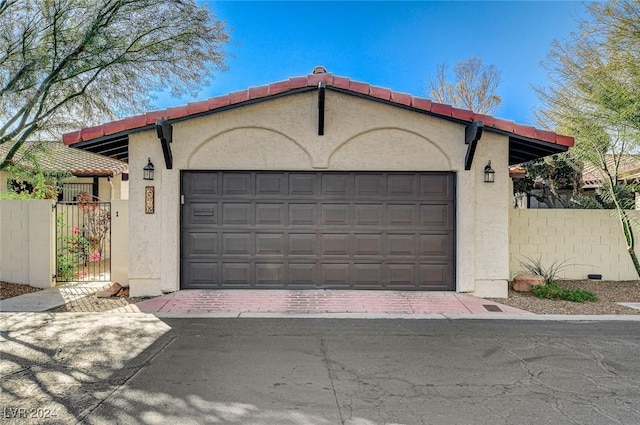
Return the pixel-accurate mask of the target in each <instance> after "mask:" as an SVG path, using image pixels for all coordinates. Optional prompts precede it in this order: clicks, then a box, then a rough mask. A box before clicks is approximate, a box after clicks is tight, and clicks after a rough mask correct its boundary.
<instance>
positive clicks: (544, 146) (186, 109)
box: [63, 72, 574, 164]
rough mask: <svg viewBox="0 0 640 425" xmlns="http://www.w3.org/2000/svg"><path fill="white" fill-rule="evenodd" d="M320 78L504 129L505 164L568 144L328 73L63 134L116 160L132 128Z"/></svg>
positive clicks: (305, 87)
mask: <svg viewBox="0 0 640 425" xmlns="http://www.w3.org/2000/svg"><path fill="white" fill-rule="evenodd" d="M321 83H323V84H324V85H325V86H326V88H327V89H328V90H333V91H337V92H342V93H346V94H350V95H355V96H360V97H364V98H368V99H371V100H375V101H380V102H383V103H387V104H391V105H394V106H399V107H402V108H405V109H409V110H413V111H416V112H421V113H426V114H428V115H431V116H435V117H439V118H443V119H447V120H450V121H454V122H458V123H460V124H465V125H466V124H469V123H471V122H474V121H482V123H483V124H484V126H485V130H487V131H493V132H497V133H501V134H505V135H507V136H509V137H510V140H509V141H510V149H509V163H510V164H517V163H521V162H525V161H527V160H530V159H535V158H539V157H542V156H546V155H551V154H554V153H558V152H563V151H566V150H567V149H568V148H569V147H571V146H573V143H574V139H573V137H569V136H563V135H560V134H557V133H554V132H552V131H547V130H542V129H538V128H535V127H532V126H528V125H522V124H517V123H515V122H513V121H508V120H503V119H500V118H495V117H492V116H489V115H483V114H475V113H473V112H471V111H469V110H465V109H458V108H454V107H452V106H451V105H446V104H442V103H437V102H432V101H431V100H428V99H424V98H420V97H414V96H412V95H410V94H407V93H400V92H396V91H392V90H390V89H387V88H382V87H376V86H372V85H370V84H367V83H362V82H358V81H353V80H351V79H349V78H346V77H339V76H334V75H332V74H330V73H326V72H320V73H314V74H310V75H307V76H304V77H294V78H289V79H288V80H284V81H279V82H276V83H271V84H268V85H264V86H259V87H252V88H249V89H246V90H242V91H238V92H233V93H230V94H227V95H224V96H219V97H214V98H211V99H208V100H203V101H200V102H194V103H189V104H187V105H183V106H176V107H172V108H167V109H164V110H160V111H153V112H148V113H146V114H143V115H136V116H132V117H128V118H125V119H122V120H119V121H113V122H109V123H106V124H102V125H98V126H95V127H88V128H84V129H82V130H80V131H75V132H71V133H67V134H65V135H63V141H64V143H65V144H66V145H76V147H78V148H82V149H87V150H91V151H93V152H99V153H104V154H106V155H109V156H113V157H116V158H118V159H123V160H126V159H128V135H129V134H130V133H133V132H137V131H144V130H151V129H153V128H154V127H155V124H156V121H157V120H159V119H164V120H168V121H169V122H176V121H182V120H185V119H189V118H193V117H197V116H202V115H207V114H210V113H215V112H218V111H223V110H227V109H231V108H233V107H238V106H242V105H245V104H250V103H254V102H257V101H261V100H267V99H269V98H273V97H278V96H282V95H287V94H293V93H299V92H303V91H310V90H315V89H317V88H318V86H319V84H321Z"/></svg>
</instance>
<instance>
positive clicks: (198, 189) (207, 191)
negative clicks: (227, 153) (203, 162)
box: [183, 173, 220, 199]
mask: <svg viewBox="0 0 640 425" xmlns="http://www.w3.org/2000/svg"><path fill="white" fill-rule="evenodd" d="M219 190H220V189H219V179H218V174H217V173H190V174H186V175H185V178H184V179H183V191H184V192H187V193H189V194H190V195H189V196H190V197H191V198H192V199H199V198H211V197H212V196H217V195H219V194H220V192H219Z"/></svg>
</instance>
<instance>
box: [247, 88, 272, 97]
mask: <svg viewBox="0 0 640 425" xmlns="http://www.w3.org/2000/svg"><path fill="white" fill-rule="evenodd" d="M268 95H269V86H258V87H251V88H250V89H249V99H259V98H261V97H265V96H268Z"/></svg>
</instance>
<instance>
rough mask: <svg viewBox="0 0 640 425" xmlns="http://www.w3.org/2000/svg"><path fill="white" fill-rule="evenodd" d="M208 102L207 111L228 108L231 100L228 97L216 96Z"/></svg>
mask: <svg viewBox="0 0 640 425" xmlns="http://www.w3.org/2000/svg"><path fill="white" fill-rule="evenodd" d="M208 102H209V109H210V110H211V109H218V108H222V107H223V106H228V105H230V104H231V99H230V98H229V96H228V95H225V96H218V97H212V98H211V99H209V100H208Z"/></svg>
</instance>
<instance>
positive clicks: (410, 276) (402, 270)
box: [386, 264, 417, 287]
mask: <svg viewBox="0 0 640 425" xmlns="http://www.w3.org/2000/svg"><path fill="white" fill-rule="evenodd" d="M416 269H417V268H416V266H415V264H387V265H386V276H387V282H388V284H387V286H390V287H399V286H401V287H412V286H417V285H416Z"/></svg>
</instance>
